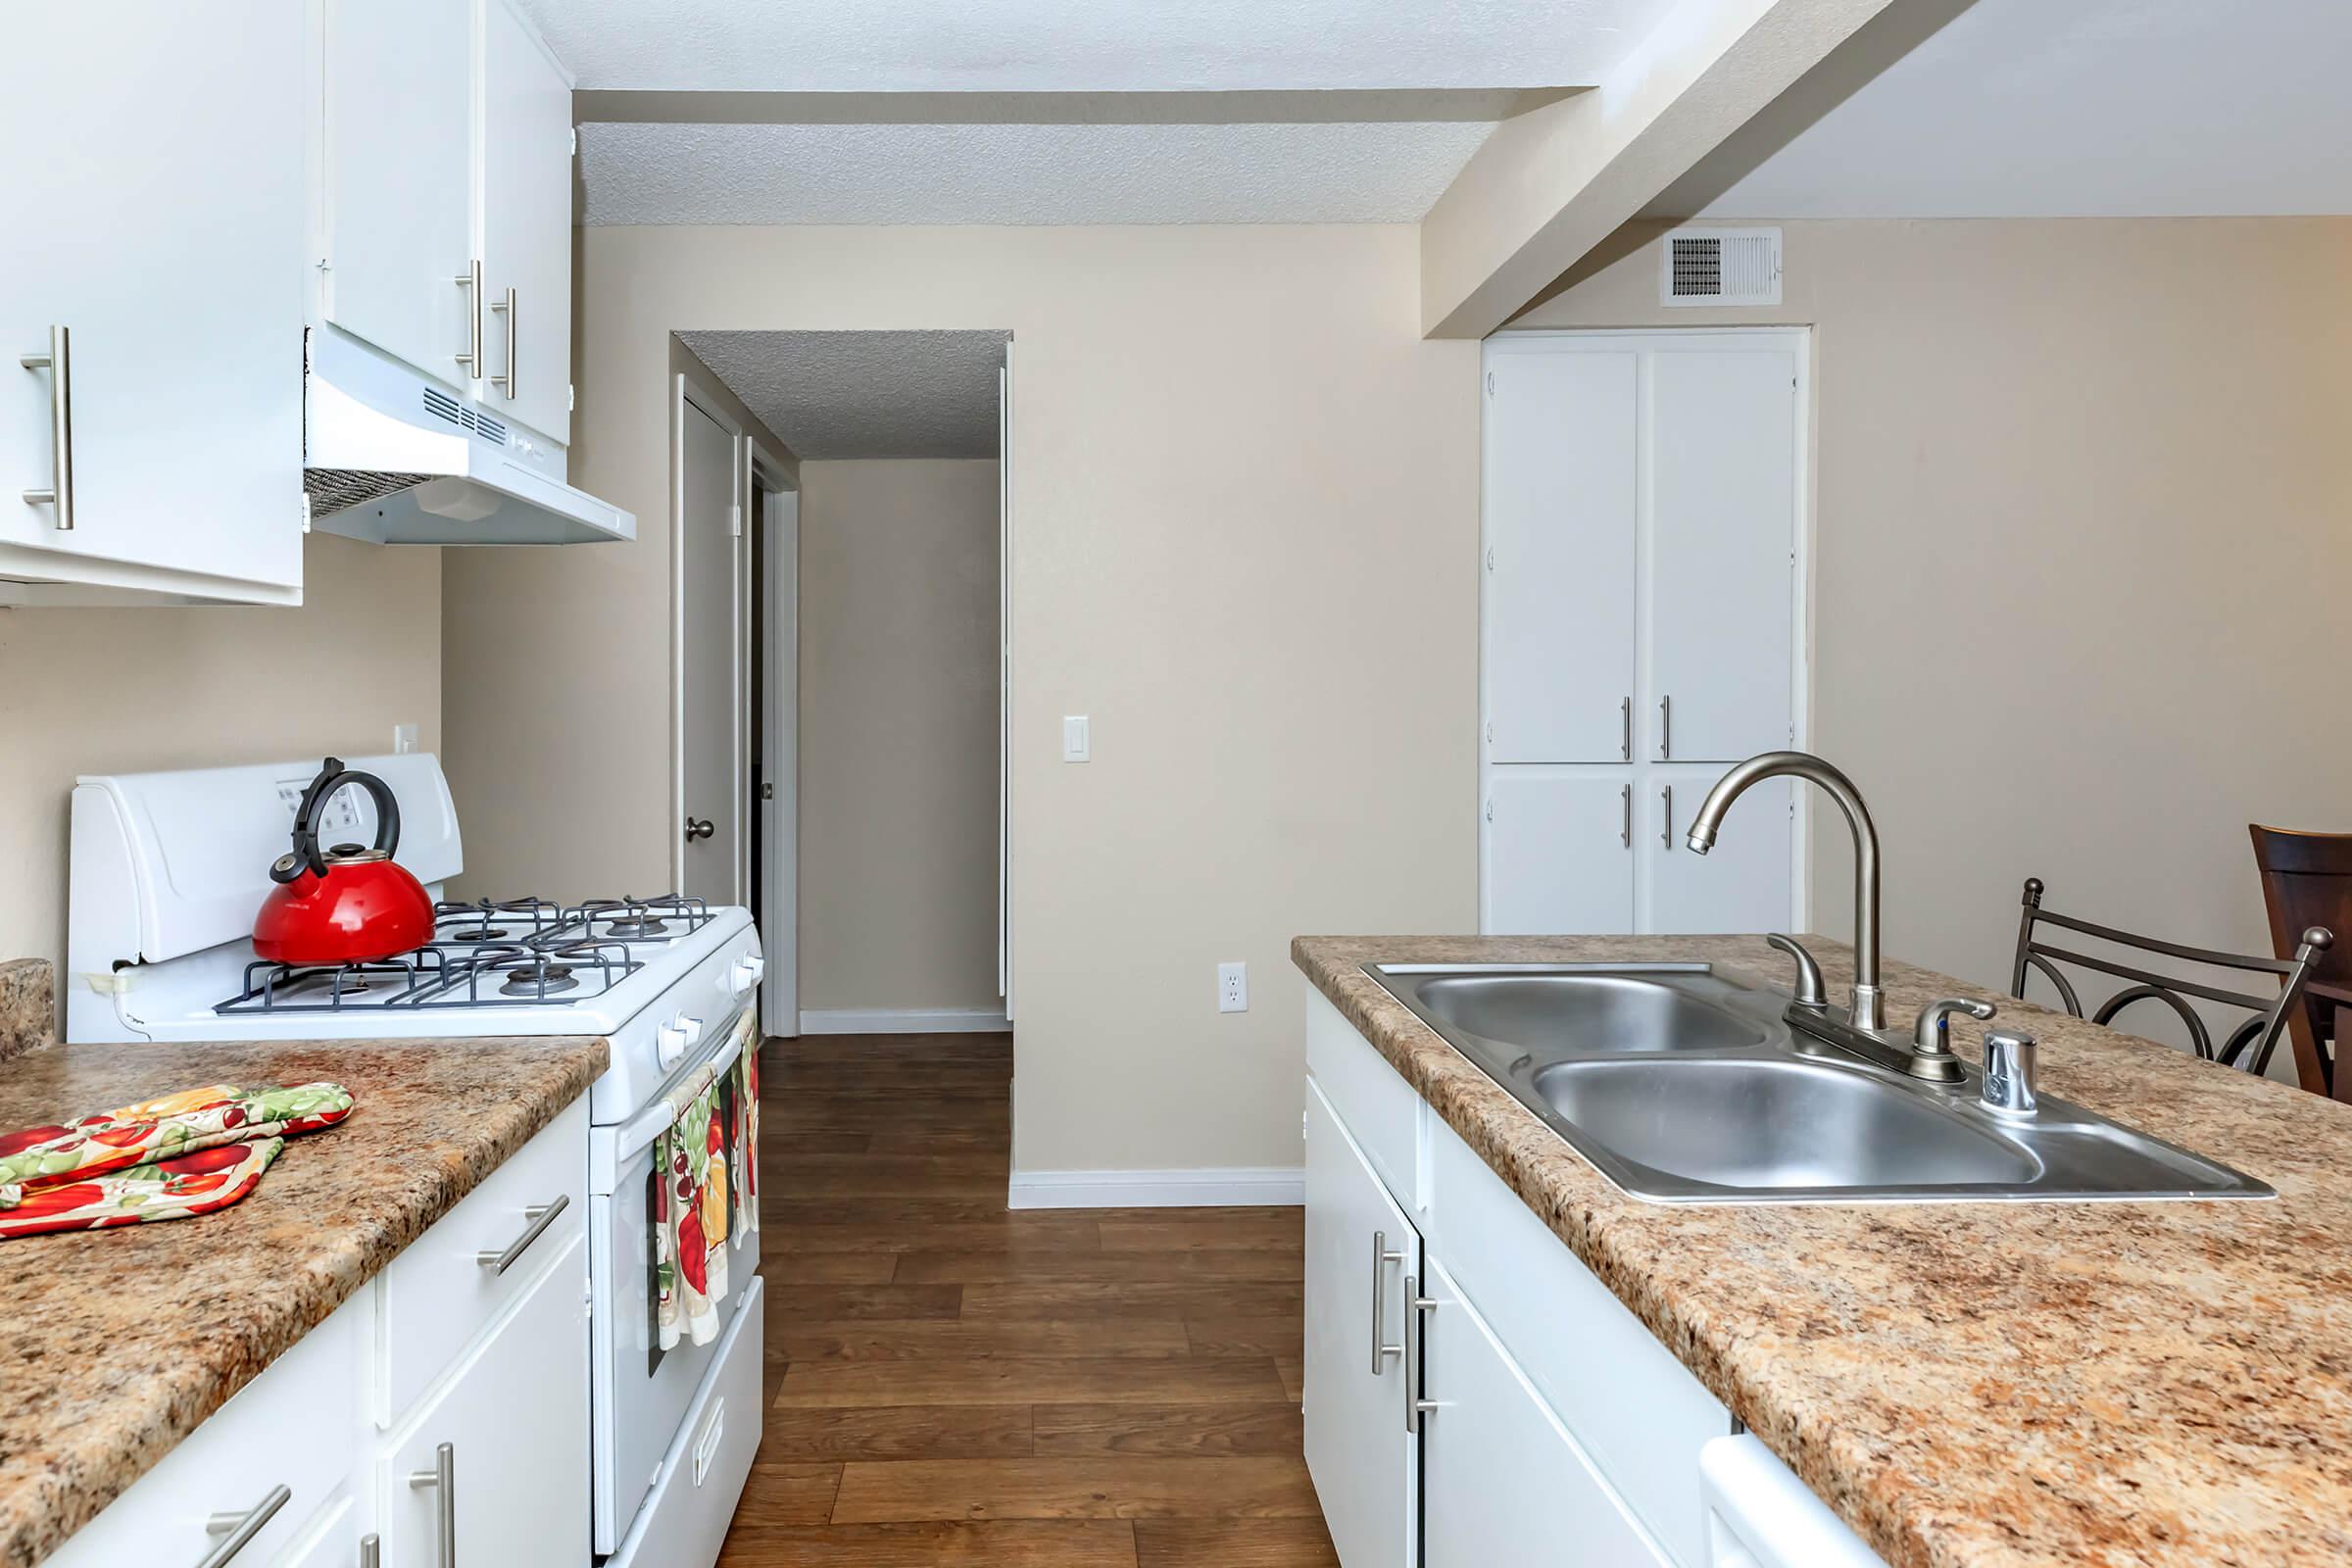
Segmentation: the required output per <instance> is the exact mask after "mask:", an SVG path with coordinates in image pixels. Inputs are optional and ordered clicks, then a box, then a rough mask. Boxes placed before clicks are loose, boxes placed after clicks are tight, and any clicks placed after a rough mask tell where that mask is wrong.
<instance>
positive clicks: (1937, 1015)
mask: <svg viewBox="0 0 2352 1568" xmlns="http://www.w3.org/2000/svg"><path fill="white" fill-rule="evenodd" d="M1784 776H1786V777H1789V778H1801V779H1803V780H1805V781H1806V782H1807V783H1810V784H1813V785H1815V786H1817V787H1819V788H1820V789H1821V790H1822V791H1823V793H1825V794H1827V795H1828V796H1829V798H1830V799H1831V800H1833V801H1836V802H1837V803H1838V809H1839V810H1841V811H1843V812H1844V813H1845V825H1846V826H1847V827H1848V828H1849V829H1851V830H1852V832H1853V835H1854V989H1853V992H1852V995H1851V997H1850V999H1849V1000H1848V1002H1847V1004H1846V1005H1845V1006H1844V1007H1842V1008H1839V1007H1833V1006H1831V1005H1829V1004H1828V1003H1827V1002H1826V1001H1825V1000H1824V999H1823V997H1822V995H1821V969H1820V966H1819V965H1818V964H1816V963H1815V962H1814V961H1813V956H1812V955H1811V954H1809V953H1807V952H1805V950H1804V948H1803V947H1802V946H1801V945H1799V944H1798V943H1797V941H1796V940H1795V939H1794V938H1792V937H1786V936H1782V935H1781V934H1779V933H1778V932H1776V933H1774V934H1773V935H1772V936H1771V937H1770V938H1768V939H1767V940H1769V941H1770V942H1771V943H1772V945H1773V946H1774V947H1776V948H1780V949H1782V950H1783V951H1784V952H1788V953H1790V954H1793V955H1794V956H1795V957H1796V959H1797V972H1798V977H1799V987H1798V993H1797V997H1796V1000H1794V1001H1793V1002H1791V1003H1790V1004H1789V1024H1790V1025H1791V1026H1792V1027H1794V1028H1797V1029H1801V1030H1803V1031H1804V1032H1805V1033H1807V1034H1809V1035H1812V1036H1814V1037H1815V1038H1816V1039H1820V1040H1826V1041H1828V1042H1829V1043H1830V1044H1832V1045H1835V1046H1838V1047H1840V1048H1841V1049H1843V1050H1846V1051H1849V1052H1852V1053H1854V1054H1857V1055H1860V1056H1863V1057H1865V1058H1867V1059H1868V1060H1871V1061H1875V1062H1877V1063H1879V1064H1880V1065H1882V1066H1887V1067H1892V1068H1894V1069H1895V1070H1897V1071H1899V1072H1904V1073H1908V1074H1909V1075H1910V1076H1912V1077H1914V1078H1924V1079H1928V1080H1930V1081H1932V1082H1936V1083H1947V1084H1950V1083H1959V1082H1961V1081H1962V1080H1963V1078H1964V1077H1965V1074H1964V1073H1963V1072H1962V1070H1961V1066H1960V1058H1959V1057H1958V1056H1956V1055H1954V1054H1952V1051H1951V1049H1950V1047H1949V1046H1948V1045H1947V1044H1946V1043H1945V1027H1944V1016H1945V1015H1946V1014H1947V1013H1950V1012H1966V1013H1968V1014H1970V1015H1971V1016H1973V1017H1976V1018H1989V1017H1991V1016H1992V1015H1993V1008H1992V1004H1990V1003H1988V1002H1971V1001H1968V1000H1967V999H1965V998H1953V999H1945V1000H1943V1001H1938V1002H1933V1003H1930V1004H1929V1005H1927V1006H1926V1007H1923V1008H1921V1009H1920V1014H1919V1018H1918V1020H1917V1022H1915V1023H1914V1024H1913V1025H1912V1028H1911V1032H1910V1034H1909V1035H1907V1036H1906V1035H1903V1034H1900V1033H1897V1032H1895V1031H1892V1030H1889V1029H1888V1028H1887V1001H1886V996H1885V993H1884V992H1882V991H1881V990H1880V987H1879V830H1878V828H1877V827H1876V826H1875V825H1874V824H1873V823H1872V822H1871V820H1870V808H1869V807H1868V806H1865V805H1864V804H1863V803H1862V792H1861V791H1860V790H1857V789H1855V788H1854V781H1853V780H1852V779H1850V778H1847V777H1846V776H1845V775H1844V774H1843V773H1842V772H1840V771H1838V769H1837V768H1836V767H1834V766H1833V765H1831V764H1830V763H1828V762H1825V761H1823V760H1821V759H1820V758H1818V757H1815V756H1814V755H1813V754H1812V753H1810V752H1765V753H1763V754H1762V755H1761V756H1757V757H1751V758H1749V759H1748V760H1746V761H1744V762H1741V763H1740V764H1739V765H1738V766H1736V767H1734V768H1733V769H1732V770H1731V771H1730V772H1728V773H1726V774H1724V775H1723V777H1721V778H1719V779H1717V780H1716V781H1715V787H1714V788H1713V789H1711V790H1709V791H1707V798H1706V799H1705V800H1703V801H1701V802H1699V803H1698V814H1697V815H1696V816H1694V817H1692V818H1691V834H1690V839H1689V843H1690V845H1691V853H1692V854H1693V855H1704V854H1706V853H1707V852H1708V851H1709V850H1711V849H1713V848H1714V847H1715V834H1716V830H1717V829H1718V828H1720V827H1721V826H1722V825H1723V816H1724V813H1725V812H1726V811H1729V810H1730V809H1732V803H1733V802H1734V801H1736V800H1738V799H1739V798H1740V796H1742V795H1744V794H1746V793H1747V791H1748V788H1749V787H1750V786H1751V785H1755V784H1760V783H1762V782H1763V781H1764V780H1766V779H1768V778H1781V777H1784Z"/></svg>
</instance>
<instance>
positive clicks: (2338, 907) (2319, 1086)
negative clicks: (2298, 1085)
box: [2246, 823, 2352, 1101]
mask: <svg viewBox="0 0 2352 1568" xmlns="http://www.w3.org/2000/svg"><path fill="white" fill-rule="evenodd" d="M2246 831H2247V832H2248V833H2249V834H2251V835H2252V836H2253V839H2254V863H2255V865H2256V866H2257V867H2258V868H2260V870H2261V872H2262V902H2263V903H2264V905H2266V906H2267V907H2269V909H2270V912H2271V946H2272V948H2273V949H2274V950H2275V951H2276V952H2277V953H2278V956H2280V957H2284V956H2286V954H2287V952H2288V949H2289V947H2290V946H2291V944H2292V942H2293V936H2294V933H2296V932H2298V931H2300V930H2302V929H2303V927H2305V926H2309V925H2324V926H2326V927H2327V928H2328V929H2329V930H2331V931H2343V930H2348V929H2352V833H2297V832H2293V831H2291V830H2289V829H2287V828H2278V827H2263V826H2261V825H2259V824H2254V823H2249V824H2248V825H2247V828H2246ZM2345 1003H2352V948H2348V949H2347V950H2346V951H2345V952H2342V953H2324V954H2322V955H2321V956H2320V961H2319V962H2318V963H2317V964H2315V965H2313V967H2312V972H2311V981H2310V983H2309V984H2308V985H2306V986H2305V987H2304V990H2303V1005H2302V1006H2300V1007H2297V1008H2296V1009H2294V1015H2293V1017H2292V1018H2291V1019H2290V1020H2289V1023H2288V1027H2289V1028H2290V1030H2291V1031H2292V1033H2293V1036H2294V1042H2295V1068H2296V1071H2297V1072H2298V1074H2300V1076H2301V1078H2302V1081H2303V1087H2304V1088H2306V1089H2308V1090H2310V1091H2312V1093H2314V1094H2320V1095H2327V1094H2332V1095H2333V1096H2334V1097H2335V1098H2336V1099H2338V1100H2343V1101H2352V1072H2346V1071H2344V1070H2343V1068H2344V1048H2343V1046H2342V1044H2341V1043H2340V1042H2341V1039H2342V1036H2341V1035H2340V1034H2339V1033H2338V1031H2337V1028H2336V1020H2337V1019H2338V1018H2339V1017H2352V1014H2339V1013H2338V1012H2337V1011H2336V1007H2337V1005H2340V1004H2345ZM2331 1039H2332V1040H2334V1041H2336V1042H2338V1043H2337V1044H2336V1046H2335V1054H2334V1057H2333V1058H2332V1059H2330V1057H2329V1055H2328V1052H2327V1046H2328V1043H2329V1041H2330V1040H2331Z"/></svg>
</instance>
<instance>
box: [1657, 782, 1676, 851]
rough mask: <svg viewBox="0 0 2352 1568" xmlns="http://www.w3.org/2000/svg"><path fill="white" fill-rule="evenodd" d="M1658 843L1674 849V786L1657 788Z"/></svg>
mask: <svg viewBox="0 0 2352 1568" xmlns="http://www.w3.org/2000/svg"><path fill="white" fill-rule="evenodd" d="M1658 842H1659V843H1660V844H1662V845H1664V846H1665V847H1666V848H1667V849H1670V850H1671V849H1673V848H1674V786H1673V785H1671V784H1661V785H1659V786H1658Z"/></svg>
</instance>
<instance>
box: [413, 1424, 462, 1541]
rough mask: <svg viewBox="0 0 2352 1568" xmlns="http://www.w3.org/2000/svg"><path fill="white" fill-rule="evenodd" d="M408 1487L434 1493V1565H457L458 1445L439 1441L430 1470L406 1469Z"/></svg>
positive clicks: (415, 1490) (417, 1490) (416, 1490)
mask: <svg viewBox="0 0 2352 1568" xmlns="http://www.w3.org/2000/svg"><path fill="white" fill-rule="evenodd" d="M409 1490H410V1491H412V1492H424V1491H427V1490H430V1491H431V1492H432V1494H433V1537H434V1542H433V1545H434V1550H433V1568H458V1446H457V1445H456V1444H454V1443H444V1444H442V1445H441V1446H439V1447H437V1448H435V1449H434V1450H433V1467H432V1468H431V1469H430V1470H412V1471H411V1472H409Z"/></svg>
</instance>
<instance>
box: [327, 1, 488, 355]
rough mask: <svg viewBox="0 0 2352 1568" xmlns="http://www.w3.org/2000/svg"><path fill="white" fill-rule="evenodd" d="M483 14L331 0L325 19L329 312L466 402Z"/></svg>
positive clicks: (427, 4)
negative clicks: (476, 82) (478, 21)
mask: <svg viewBox="0 0 2352 1568" xmlns="http://www.w3.org/2000/svg"><path fill="white" fill-rule="evenodd" d="M474 4H475V0H403V3H402V4H400V5H391V6H388V5H385V4H383V3H382V0H326V9H325V21H324V30H325V36H324V46H325V69H326V81H325V88H324V93H325V97H324V108H325V146H324V148H323V154H324V156H323V161H322V172H323V177H324V184H325V192H324V202H325V214H324V217H325V232H326V239H325V246H326V256H325V261H326V283H325V288H324V291H323V294H322V297H321V299H322V308H323V313H324V315H325V317H326V319H328V320H329V321H332V322H333V323H334V324H335V325H337V326H339V327H341V328H343V330H345V331H347V332H350V333H352V334H354V335H355V336H358V337H363V338H366V339H367V340H368V342H370V343H372V344H374V345H375V346H376V347H377V348H379V349H382V350H383V351H384V352H385V353H387V354H389V355H391V356H392V357H393V358H394V359H396V360H402V361H405V362H407V363H408V364H409V365H411V366H413V367H415V368H417V369H419V370H421V371H423V372H424V373H425V374H427V375H429V376H432V377H434V378H435V379H436V380H439V381H442V382H444V383H446V384H447V385H449V386H452V387H455V388H457V389H458V390H460V391H469V390H471V389H472V385H473V376H474V374H475V370H474V369H472V368H468V367H466V365H465V364H463V363H462V362H461V360H460V358H459V357H460V356H461V355H464V354H466V353H467V352H468V350H469V348H470V345H471V343H472V337H473V320H472V314H471V313H472V312H473V310H474V308H475V301H474V299H473V297H472V288H471V284H470V281H468V282H467V283H466V284H461V283H460V282H459V281H458V279H459V278H461V277H466V278H468V279H470V277H471V271H472V267H473V263H474V258H475V252H474V249H473V79H474V77H473V43H474V21H473V19H474ZM488 304H489V302H488V301H487V300H484V301H482V302H481V305H482V307H483V310H484V313H485V314H484V321H485V323H487V320H488V316H487V308H488ZM488 330H489V329H488V326H487V324H485V326H484V335H485V336H487V335H488Z"/></svg>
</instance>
